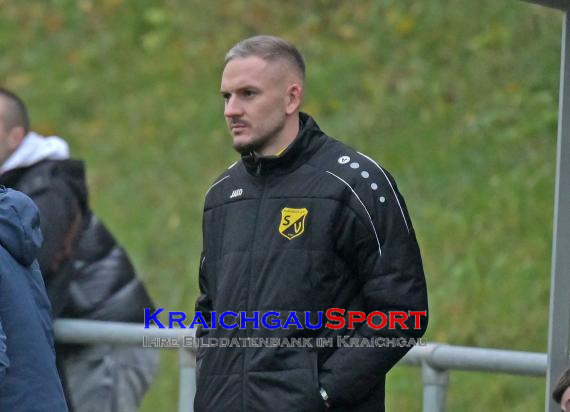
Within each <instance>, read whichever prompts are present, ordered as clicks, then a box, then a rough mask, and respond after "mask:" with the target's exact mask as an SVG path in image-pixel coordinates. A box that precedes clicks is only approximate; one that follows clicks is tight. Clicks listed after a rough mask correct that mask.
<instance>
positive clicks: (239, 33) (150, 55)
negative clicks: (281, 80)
mask: <svg viewBox="0 0 570 412" xmlns="http://www.w3.org/2000/svg"><path fill="white" fill-rule="evenodd" d="M561 27H562V15H561V13H559V12H556V11H553V10H548V9H544V8H540V7H538V6H534V5H530V4H528V3H524V2H520V1H517V0H510V1H496V0H478V1H470V0H455V1H443V0H429V1H407V0H361V1H357V2H349V1H333V0H330V1H325V0H305V1H299V0H291V1H286V2H285V1H280V2H277V1H267V0H265V1H261V0H249V1H245V0H236V1H197V0H184V1H182V0H164V1H150V0H136V1H135V0H130V1H127V0H98V1H95V0H57V1H56V0H51V1H22V0H0V51H1V54H0V84H2V85H4V86H5V87H9V88H11V89H13V90H15V91H16V92H17V93H19V94H20V95H21V96H22V97H23V98H24V99H25V101H26V102H27V103H28V106H29V109H30V112H31V116H32V122H33V128H34V130H36V131H38V132H40V133H43V134H56V135H60V136H63V137H65V138H66V139H68V141H69V142H70V144H71V147H72V153H73V154H74V156H76V157H80V158H83V159H85V160H86V162H87V164H88V179H89V184H90V188H91V203H92V205H93V208H94V209H95V210H96V212H97V213H98V214H99V215H100V216H101V217H102V218H103V220H104V221H106V222H107V223H108V225H109V226H110V227H111V228H112V230H113V231H114V233H115V234H116V236H117V237H118V239H119V240H120V241H121V243H122V244H123V245H124V246H125V247H126V248H127V249H128V251H129V252H130V254H131V255H132V257H133V259H134V261H135V264H136V266H137V268H138V270H139V271H140V273H141V276H142V277H143V278H144V280H145V281H146V283H147V284H148V287H149V289H150V291H151V294H152V296H153V298H154V299H155V300H156V302H157V304H158V306H159V307H165V308H167V310H183V311H188V312H192V311H193V306H194V300H195V298H196V296H197V267H198V259H199V254H200V249H201V231H200V230H201V229H200V226H201V210H202V202H203V197H204V193H205V192H206V190H207V188H208V187H209V185H210V183H211V182H212V181H213V179H214V178H215V177H216V176H217V175H218V174H219V173H220V172H221V171H222V170H223V169H224V168H225V167H227V166H228V165H229V164H231V163H233V162H234V161H235V160H237V155H236V153H234V152H233V150H232V149H231V147H230V139H229V135H228V133H227V130H226V127H225V124H224V120H223V115H222V110H223V101H222V99H221V97H220V95H219V83H220V74H221V70H222V60H223V56H224V54H225V52H226V51H227V49H228V48H229V47H231V46H232V45H233V44H234V43H235V42H237V41H238V40H240V39H242V38H244V37H248V36H251V35H255V34H262V33H269V34H275V35H279V36H283V37H285V38H287V39H289V40H291V41H292V42H294V43H296V44H298V45H299V47H300V49H301V51H302V52H303V53H304V55H305V57H306V61H307V66H308V80H307V85H306V101H305V104H304V110H305V111H307V112H309V113H311V114H312V115H314V116H315V117H316V119H317V121H318V123H319V124H320V126H321V128H322V129H323V130H325V131H326V132H327V133H329V134H330V135H332V136H335V137H338V138H340V139H341V140H343V141H345V142H346V143H348V144H350V145H352V146H354V147H356V148H358V150H360V151H363V152H365V153H367V154H369V155H370V156H372V157H374V158H375V159H376V160H378V161H379V162H380V163H381V164H382V165H384V166H385V167H386V168H387V169H388V170H390V171H391V172H392V174H393V175H394V176H395V177H396V179H397V181H398V183H399V187H400V189H401V191H402V193H403V194H404V196H405V197H406V200H407V203H408V206H409V210H410V214H411V216H412V219H413V221H414V225H415V228H416V231H417V234H418V239H419V242H420V246H421V248H422V254H423V257H424V262H425V269H426V274H427V280H428V286H429V293H430V308H431V320H430V327H429V331H428V333H427V340H428V341H429V342H447V343H450V344H456V345H469V346H480V347H493V348H505V349H518V350H528V351H539V352H544V351H546V343H547V329H548V327H547V325H548V297H549V277H550V256H551V234H552V214H553V213H552V211H553V196H554V192H553V190H554V168H555V150H556V149H555V147H556V125H557V107H558V80H559V67H560V33H561ZM544 385H545V381H544V379H539V378H525V377H509V376H501V375H493V374H479V373H460V372H453V373H452V375H451V384H450V392H449V397H448V405H449V407H448V410H450V411H507V410H512V411H515V410H516V411H537V410H541V409H542V408H543V404H544ZM177 396H178V375H177V353H176V352H166V351H163V364H162V368H161V374H160V378H159V380H158V381H157V382H156V384H155V385H154V386H153V387H152V389H151V391H150V393H149V395H148V396H147V398H146V399H145V401H144V404H143V408H142V411H143V412H151V411H166V412H168V411H175V410H176V400H177ZM387 408H388V410H389V411H419V410H420V409H421V373H420V370H419V369H414V368H409V367H403V366H399V367H396V368H395V369H394V370H393V371H392V372H391V373H390V374H389V378H388V384H387Z"/></svg>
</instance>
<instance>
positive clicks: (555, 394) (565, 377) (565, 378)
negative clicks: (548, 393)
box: [552, 368, 570, 403]
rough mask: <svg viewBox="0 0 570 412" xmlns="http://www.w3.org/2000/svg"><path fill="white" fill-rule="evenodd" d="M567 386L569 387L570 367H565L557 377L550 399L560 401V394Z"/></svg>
mask: <svg viewBox="0 0 570 412" xmlns="http://www.w3.org/2000/svg"><path fill="white" fill-rule="evenodd" d="M568 387H570V368H568V369H566V370H565V371H564V372H563V373H562V375H560V377H559V378H558V382H556V386H555V387H554V390H553V391H552V399H554V400H555V401H556V402H557V403H560V401H561V400H562V395H563V394H564V392H565V391H566V389H568Z"/></svg>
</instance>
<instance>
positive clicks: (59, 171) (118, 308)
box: [0, 159, 154, 322]
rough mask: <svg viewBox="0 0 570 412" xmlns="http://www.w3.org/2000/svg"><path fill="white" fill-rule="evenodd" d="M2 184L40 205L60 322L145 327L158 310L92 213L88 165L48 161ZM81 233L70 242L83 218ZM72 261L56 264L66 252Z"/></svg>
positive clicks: (45, 262) (1, 178)
mask: <svg viewBox="0 0 570 412" xmlns="http://www.w3.org/2000/svg"><path fill="white" fill-rule="evenodd" d="M0 184H3V185H5V186H7V187H11V188H14V189H17V190H20V191H22V192H24V193H26V194H28V195H29V196H30V197H31V198H32V199H33V200H34V202H35V203H36V204H37V205H38V208H39V210H40V214H41V229H42V233H43V235H44V243H43V245H42V248H41V249H40V252H39V258H38V260H39V263H40V267H41V269H42V272H43V273H44V277H45V281H46V288H47V290H48V296H49V297H50V301H51V302H52V306H53V309H54V315H55V316H56V317H68V318H78V319H94V320H109V321H118V322H143V321H144V310H143V308H151V309H154V308H153V304H152V301H151V299H150V297H149V295H148V293H147V291H146V290H145V287H144V285H143V284H142V283H141V281H140V280H139V279H138V278H137V276H136V272H135V269H134V267H133V265H132V264H131V261H130V259H129V257H128V255H127V254H126V252H125V250H124V249H123V248H122V247H121V246H120V245H119V244H118V243H117V241H116V240H115V239H114V237H113V235H112V234H111V233H110V232H109V230H108V229H107V228H106V227H105V225H103V223H102V222H101V221H99V220H98V219H97V217H96V216H95V215H94V214H93V213H92V212H91V211H90V210H89V207H88V195H87V188H86V184H85V171H84V166H83V162H81V161H78V160H72V159H67V160H44V161H41V162H39V163H36V164H34V165H32V166H28V167H22V168H18V169H14V170H10V171H8V172H5V173H4V174H2V175H0ZM78 216H79V217H80V221H81V222H82V223H81V226H80V229H79V230H80V232H79V234H78V235H77V237H76V240H75V242H74V243H73V244H72V245H71V246H69V245H66V242H67V241H68V239H66V238H67V237H69V232H70V230H71V227H72V226H73V224H74V222H75V221H76V219H77V217H78ZM66 247H70V253H71V254H69V253H65V255H66V256H69V258H67V259H65V260H63V261H62V262H54V260H55V259H58V257H60V256H62V249H63V248H66Z"/></svg>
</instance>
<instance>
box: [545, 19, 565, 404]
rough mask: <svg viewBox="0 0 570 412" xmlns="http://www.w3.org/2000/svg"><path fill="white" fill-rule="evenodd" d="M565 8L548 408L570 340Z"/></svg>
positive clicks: (547, 376) (549, 347)
mask: <svg viewBox="0 0 570 412" xmlns="http://www.w3.org/2000/svg"><path fill="white" fill-rule="evenodd" d="M568 18H569V17H568V12H565V13H564V24H563V30H562V56H561V68H560V96H559V113H558V116H559V117H558V150H557V159H556V192H555V201H554V222H553V226H554V228H553V239H552V278H551V279H552V280H551V287H550V318H549V319H550V322H549V336H548V370H547V374H546V405H545V406H546V407H545V410H546V411H547V412H556V411H558V410H559V408H558V407H557V406H556V404H555V403H554V401H553V400H552V398H551V392H552V389H553V387H554V385H555V384H556V380H557V378H558V376H559V375H560V374H561V373H562V371H564V369H566V368H567V367H568V366H569V364H570V360H569V357H568V355H569V352H568V345H569V340H570V295H569V291H570V117H569V116H568V110H570V56H569V55H568V50H567V46H568V45H570V38H569V30H568V23H569V22H568Z"/></svg>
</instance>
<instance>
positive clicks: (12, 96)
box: [0, 87, 30, 133]
mask: <svg viewBox="0 0 570 412" xmlns="http://www.w3.org/2000/svg"><path fill="white" fill-rule="evenodd" d="M0 96H1V97H3V98H4V100H5V101H6V102H8V110H7V112H6V114H5V116H6V118H5V119H4V121H5V122H6V128H7V129H12V128H14V127H23V128H24V132H25V133H28V132H29V131H30V119H29V117H28V110H27V109H26V105H25V104H24V102H23V101H22V99H20V97H18V95H16V93H14V92H12V91H10V90H8V89H5V88H3V87H0Z"/></svg>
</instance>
